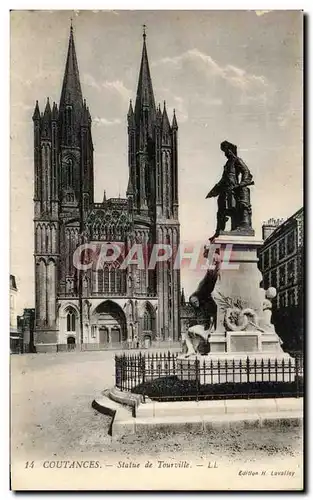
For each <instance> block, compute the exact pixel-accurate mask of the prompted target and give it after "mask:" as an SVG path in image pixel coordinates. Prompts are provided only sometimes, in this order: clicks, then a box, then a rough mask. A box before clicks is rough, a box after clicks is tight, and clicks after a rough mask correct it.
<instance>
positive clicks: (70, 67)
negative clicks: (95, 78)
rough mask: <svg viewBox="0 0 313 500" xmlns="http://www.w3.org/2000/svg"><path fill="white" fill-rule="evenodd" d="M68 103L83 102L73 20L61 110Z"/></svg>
mask: <svg viewBox="0 0 313 500" xmlns="http://www.w3.org/2000/svg"><path fill="white" fill-rule="evenodd" d="M68 103H70V104H73V103H79V104H80V105H82V104H83V98H82V91H81V86H80V79H79V71H78V64H77V57H76V50H75V44H74V34H73V25H72V22H71V27H70V37H69V43H68V51H67V59H66V66H65V73H64V78H63V86H62V93H61V99H60V110H61V108H64V107H65V106H66V104H68Z"/></svg>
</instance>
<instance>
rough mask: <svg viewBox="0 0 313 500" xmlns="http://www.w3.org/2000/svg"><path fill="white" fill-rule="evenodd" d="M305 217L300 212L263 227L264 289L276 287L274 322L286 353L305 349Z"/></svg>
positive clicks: (260, 266) (262, 270)
mask: <svg viewBox="0 0 313 500" xmlns="http://www.w3.org/2000/svg"><path fill="white" fill-rule="evenodd" d="M303 227H304V213H303V208H300V209H299V210H297V212H296V213H294V214H293V215H292V216H291V217H289V218H288V219H287V220H283V219H273V218H272V219H270V220H268V221H267V222H264V224H263V225H262V237H263V240H264V245H263V246H262V247H261V248H260V250H259V268H260V271H261V272H262V275H263V285H264V288H265V289H267V288H269V287H274V288H276V290H277V297H276V298H275V299H274V300H273V306H274V307H273V316H272V321H273V323H274V324H275V328H276V331H277V333H278V335H279V336H280V338H281V339H282V340H283V342H284V349H289V350H302V348H303V331H304V327H303V316H304V314H303V297H304V245H303V230H304V229H303Z"/></svg>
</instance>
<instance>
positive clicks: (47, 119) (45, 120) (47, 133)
mask: <svg viewBox="0 0 313 500" xmlns="http://www.w3.org/2000/svg"><path fill="white" fill-rule="evenodd" d="M42 137H45V138H50V137H51V107H50V101H49V97H47V104H46V107H45V111H44V114H43V117H42Z"/></svg>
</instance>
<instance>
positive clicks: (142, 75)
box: [135, 30, 155, 123]
mask: <svg viewBox="0 0 313 500" xmlns="http://www.w3.org/2000/svg"><path fill="white" fill-rule="evenodd" d="M143 110H148V111H149V115H150V118H151V119H152V120H154V117H155V101H154V94H153V88H152V81H151V76H150V69H149V62H148V54H147V46H146V33H145V30H144V32H143V47H142V56H141V64H140V71H139V80H138V87H137V96H136V104H135V117H136V122H137V123H139V120H140V117H141V116H142V111H143Z"/></svg>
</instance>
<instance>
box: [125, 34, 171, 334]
mask: <svg viewBox="0 0 313 500" xmlns="http://www.w3.org/2000/svg"><path fill="white" fill-rule="evenodd" d="M127 119H128V158H129V176H130V179H131V182H132V186H133V190H134V209H135V215H134V220H135V223H136V221H137V226H139V227H141V228H142V229H144V230H146V231H147V233H148V234H147V237H146V239H145V240H144V242H148V248H150V247H152V245H153V244H154V243H157V244H165V245H170V246H171V248H172V250H173V254H174V256H175V254H176V252H177V249H178V246H179V242H180V231H179V221H178V183H177V168H178V165H177V135H178V126H177V120H176V116H175V111H174V116H173V120H172V124H170V122H169V118H168V114H167V110H166V104H165V102H164V106H163V111H161V108H160V105H159V106H158V108H156V105H155V99H154V93H153V87H152V80H151V76H150V69H149V62H148V55H147V46H146V34H145V32H144V34H143V48H142V56H141V64H140V71H139V79H138V86H137V95H136V104H135V109H133V106H132V102H130V106H129V111H128V115H127ZM149 243H150V244H151V245H149ZM173 263H174V259H172V260H169V261H168V262H162V263H159V264H157V268H156V270H155V271H149V272H148V273H147V274H148V276H147V280H148V282H149V284H150V289H151V291H152V292H154V293H156V295H157V296H158V331H159V334H160V337H161V338H162V339H164V340H167V339H174V340H177V339H178V337H179V333H180V318H179V296H180V270H175V269H174V266H173Z"/></svg>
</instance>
